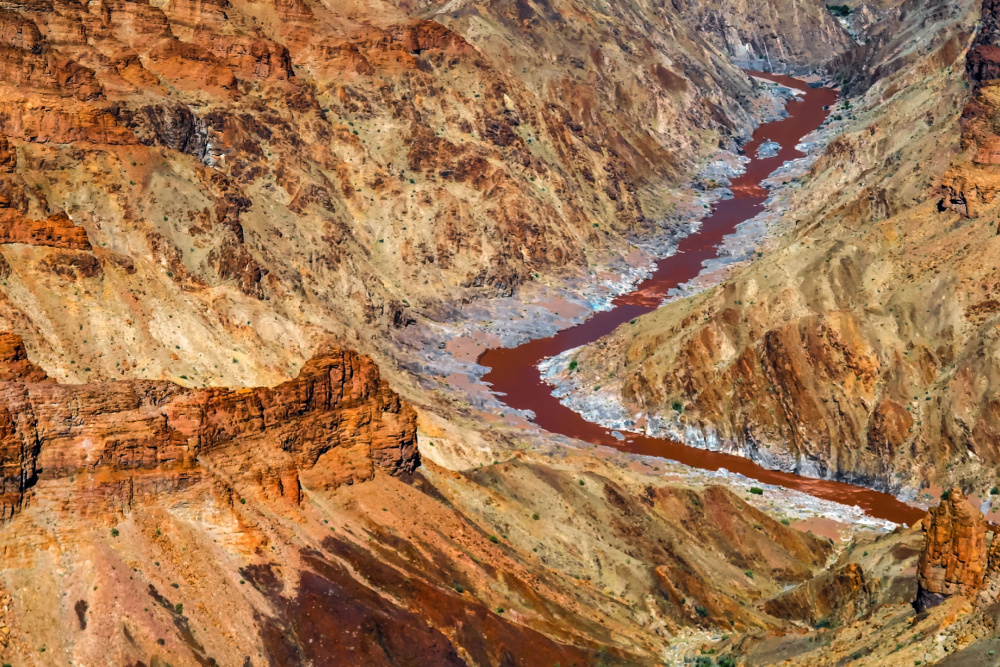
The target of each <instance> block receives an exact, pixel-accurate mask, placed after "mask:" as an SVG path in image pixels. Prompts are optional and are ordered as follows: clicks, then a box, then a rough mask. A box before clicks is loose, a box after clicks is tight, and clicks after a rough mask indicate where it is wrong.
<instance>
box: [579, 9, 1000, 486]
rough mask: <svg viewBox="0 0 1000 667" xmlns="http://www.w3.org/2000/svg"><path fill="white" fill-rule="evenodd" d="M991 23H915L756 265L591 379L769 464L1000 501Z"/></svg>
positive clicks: (692, 303)
mask: <svg viewBox="0 0 1000 667" xmlns="http://www.w3.org/2000/svg"><path fill="white" fill-rule="evenodd" d="M994 11H995V10H994V9H993V8H992V5H991V3H986V4H985V5H982V6H981V5H980V4H979V3H972V2H969V3H963V4H962V5H960V6H958V7H956V6H954V5H951V4H945V3H931V4H929V5H925V6H924V7H923V8H922V10H921V11H920V12H916V11H911V12H910V13H909V14H907V15H906V16H907V17H908V19H907V20H908V23H906V24H904V25H901V26H900V27H899V29H898V30H896V31H895V34H896V41H893V42H892V43H890V44H888V45H887V46H886V51H885V53H883V55H882V56H881V60H882V62H884V63H886V64H887V67H888V65H891V64H892V63H896V64H897V65H899V67H897V68H896V69H886V70H884V74H885V76H880V77H878V78H877V81H876V82H875V83H874V85H873V86H872V87H871V88H870V89H869V90H868V92H867V93H866V94H865V95H864V96H863V97H861V98H859V99H856V100H854V101H853V104H851V105H848V104H846V103H845V104H842V105H840V106H838V107H837V108H836V109H834V112H833V113H834V117H835V118H837V117H839V118H841V119H842V120H841V121H839V122H840V124H841V125H843V126H844V129H843V131H842V132H841V133H840V134H839V135H838V136H837V137H836V138H835V139H833V141H832V142H830V144H829V145H828V146H827V148H826V150H825V152H824V153H823V154H822V156H821V157H820V158H819V159H818V160H817V161H816V162H815V164H814V165H813V166H812V167H811V169H810V170H809V172H808V174H807V176H806V179H807V180H805V179H803V180H802V181H799V180H798V179H795V180H793V182H791V183H786V185H785V187H784V188H783V189H782V190H781V194H780V198H779V202H780V203H779V206H780V207H781V209H780V210H781V211H784V214H783V216H782V217H781V219H780V222H779V223H778V224H777V225H776V226H775V227H774V228H773V236H772V237H771V238H770V239H769V240H768V241H767V242H766V244H765V247H764V248H762V249H761V250H762V252H761V253H760V256H759V257H757V258H756V259H755V260H754V261H753V262H751V263H748V264H744V265H741V266H737V267H736V268H734V269H733V270H732V271H731V272H730V273H729V274H728V275H727V276H726V277H725V278H724V280H723V282H722V284H720V285H718V286H716V287H712V288H710V289H707V290H705V291H703V292H702V293H700V294H698V295H697V296H694V297H692V298H690V299H683V300H679V301H675V302H673V303H671V304H669V305H667V306H665V307H663V308H661V309H660V310H658V311H657V312H655V313H653V314H651V315H649V316H647V317H643V318H640V319H639V320H638V322H637V323H636V324H635V325H630V326H625V327H622V328H621V329H620V330H619V331H617V332H615V333H614V334H613V335H612V336H610V337H609V338H607V339H605V340H603V341H601V342H600V343H598V344H596V345H594V346H592V347H590V348H588V349H585V350H584V351H583V352H582V353H581V354H579V355H578V356H577V357H576V359H577V362H578V366H579V368H580V369H581V371H580V372H579V380H578V382H579V384H580V385H581V386H584V387H586V386H590V385H594V384H602V385H603V386H604V387H606V388H608V389H606V391H609V392H611V393H616V394H617V399H618V400H621V401H622V402H623V403H624V405H625V406H626V411H627V412H630V413H632V414H644V415H653V416H655V417H657V418H659V419H661V420H662V421H663V422H664V423H667V424H670V425H671V427H670V428H671V430H672V431H673V432H674V433H676V434H679V435H680V436H682V437H685V438H687V439H688V440H690V441H691V442H694V443H695V444H698V445H699V446H712V447H721V448H724V449H731V450H734V451H739V452H741V453H744V454H746V455H748V456H750V457H752V458H754V459H756V460H758V461H761V462H762V463H763V464H764V465H767V466H773V467H777V468H782V469H787V470H794V471H796V472H799V473H800V474H805V475H809V476H819V477H832V478H838V479H844V480H851V481H854V482H856V483H859V484H864V485H870V486H874V487H877V488H882V489H889V490H893V491H900V492H902V493H903V494H904V495H905V496H906V497H909V498H914V497H917V496H918V495H919V494H922V493H924V492H925V491H924V487H925V486H926V485H927V484H929V483H935V482H936V483H938V484H940V485H943V486H944V487H945V488H947V487H949V486H952V485H957V486H960V487H962V488H963V489H965V490H966V491H970V490H974V491H976V492H978V494H979V496H980V497H981V498H984V499H985V498H988V497H989V496H988V493H987V492H988V491H989V489H990V488H991V487H992V486H993V484H994V479H995V472H996V468H997V465H998V464H1000V459H998V451H1000V450H998V448H997V438H996V435H995V431H996V429H995V428H994V425H993V423H994V421H995V420H994V418H993V415H994V413H995V409H994V408H995V406H994V404H995V400H994V398H993V394H994V393H995V386H996V381H995V379H996V377H997V373H996V372H995V369H994V365H995V364H994V363H993V361H992V360H993V359H994V357H995V355H994V354H993V352H992V350H993V349H994V347H995V341H994V338H995V336H994V335H993V334H994V328H995V327H994V325H995V323H996V322H995V313H996V312H997V309H996V308H995V307H994V305H993V304H994V303H995V299H994V294H993V292H995V289H996V285H997V282H996V276H995V275H994V273H995V271H994V267H995V266H996V264H997V263H996V261H995V257H996V255H997V252H998V245H997V244H998V240H997V235H996V225H995V224H994V223H992V222H991V221H990V220H991V217H990V216H991V212H992V204H991V202H993V198H992V192H993V190H992V188H993V185H992V183H993V181H992V179H994V178H995V174H994V173H993V171H992V170H993V169H995V165H993V164H992V160H991V158H990V157H989V156H990V155H992V148H991V147H992V143H991V142H993V137H994V133H993V129H992V128H993V126H992V120H991V119H992V118H993V111H994V109H995V108H996V105H995V104H994V103H993V86H992V84H991V83H990V82H989V81H985V82H984V81H981V78H982V77H981V76H980V75H976V72H980V71H982V70H983V66H982V65H981V64H977V63H981V62H982V56H981V54H982V53H983V50H984V48H985V47H977V49H975V50H973V51H972V52H971V54H970V58H969V59H968V60H967V59H966V58H965V49H966V47H967V46H969V45H970V44H971V42H972V40H973V38H974V35H975V26H976V23H977V22H978V21H980V19H981V12H982V13H984V14H983V16H984V17H985V20H983V21H982V23H983V25H987V26H988V25H989V24H990V20H991V17H992V16H993V13H994ZM986 34H987V33H986V32H981V33H980V36H981V37H980V38H979V39H987V38H986V37H982V36H983V35H986ZM986 51H987V53H988V52H989V51H988V49H986ZM977 54H980V55H977ZM967 62H968V63H969V65H968V69H969V72H971V73H972V76H973V79H972V80H970V79H969V78H967V76H968V75H967V74H966V71H967V64H966V63H967ZM987 69H988V68H987ZM974 216H976V217H974ZM609 376H611V377H612V378H613V379H612V380H608V377H609ZM597 378H601V380H600V382H599V381H598V380H597ZM939 488H940V487H939ZM928 497H930V496H928ZM986 504H987V505H989V503H986Z"/></svg>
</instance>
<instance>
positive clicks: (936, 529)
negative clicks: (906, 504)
mask: <svg viewBox="0 0 1000 667" xmlns="http://www.w3.org/2000/svg"><path fill="white" fill-rule="evenodd" d="M923 523H924V550H923V552H922V553H921V554H920V563H919V565H918V566H917V567H918V574H919V577H920V588H919V590H918V592H917V600H916V602H915V606H916V608H917V611H924V610H926V609H928V608H930V607H933V606H934V605H937V604H940V603H941V602H942V601H943V600H944V599H945V598H946V597H949V596H952V595H965V596H972V595H974V594H975V593H977V592H978V591H979V589H980V588H982V586H983V577H984V576H985V575H986V564H987V558H986V519H985V518H984V517H983V513H982V512H980V511H979V510H977V509H975V508H974V507H972V506H971V505H969V503H968V501H966V499H965V495H964V494H963V493H962V490H961V489H957V488H956V489H951V491H950V492H949V494H948V498H947V499H946V500H944V501H942V502H941V504H940V505H938V506H937V507H935V508H934V509H932V510H931V511H930V512H928V514H927V517H926V518H925V519H924V520H923Z"/></svg>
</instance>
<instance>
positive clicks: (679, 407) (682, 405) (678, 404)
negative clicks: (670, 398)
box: [672, 401, 684, 412]
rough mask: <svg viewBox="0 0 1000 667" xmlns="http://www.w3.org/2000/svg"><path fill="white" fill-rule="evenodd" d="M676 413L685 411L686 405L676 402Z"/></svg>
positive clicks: (674, 404) (674, 405)
mask: <svg viewBox="0 0 1000 667" xmlns="http://www.w3.org/2000/svg"><path fill="white" fill-rule="evenodd" d="M672 407H673V408H674V412H681V411H682V410H683V409H684V404H683V403H681V402H680V401H674V402H673V406H672Z"/></svg>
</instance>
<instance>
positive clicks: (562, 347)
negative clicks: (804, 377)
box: [479, 74, 925, 523]
mask: <svg viewBox="0 0 1000 667" xmlns="http://www.w3.org/2000/svg"><path fill="white" fill-rule="evenodd" d="M759 76H762V77H766V78H768V79H770V80H772V81H777V82H779V83H782V84H784V85H788V86H792V87H795V88H799V89H801V90H804V91H806V94H805V96H804V97H802V98H801V99H799V100H793V101H791V102H789V103H788V107H787V109H788V113H789V117H788V118H785V119H782V120H778V121H774V122H772V123H767V124H766V125H763V126H761V127H760V128H758V129H757V131H756V132H755V133H754V135H753V139H752V140H751V141H750V142H749V143H748V144H747V145H746V146H745V153H746V155H747V156H748V157H751V158H753V159H752V161H751V162H750V163H749V164H748V165H747V170H746V173H744V174H743V175H742V176H740V177H738V178H735V179H733V182H732V186H731V189H732V191H733V193H734V194H735V197H734V198H733V199H728V200H722V201H719V202H717V203H716V204H715V207H714V209H713V211H712V213H711V215H709V217H707V218H705V220H704V222H703V223H702V226H701V228H700V229H699V230H698V231H697V232H696V233H694V234H691V235H690V236H688V237H686V238H685V239H684V240H682V241H681V243H680V246H679V248H678V250H677V253H676V254H674V255H673V256H671V257H667V258H665V259H662V260H660V261H659V262H658V263H657V265H656V271H655V273H654V274H653V276H652V277H651V278H649V279H648V280H646V281H644V282H642V283H640V284H639V285H638V286H637V287H636V289H635V290H634V291H633V292H631V293H629V294H625V295H622V296H620V297H618V298H616V299H615V300H614V302H613V308H612V309H611V310H607V311H603V312H597V313H594V314H593V315H592V316H591V317H590V318H589V319H588V320H586V321H585V322H583V323H581V324H579V325H577V326H575V327H571V328H569V329H564V330H562V331H560V332H559V333H557V334H556V335H555V336H552V337H550V338H539V339H535V340H532V341H529V342H527V343H525V344H524V345H521V346H519V347H515V348H498V349H493V350H488V351H487V352H485V353H483V354H482V355H481V356H480V358H479V363H480V364H482V365H484V366H487V367H489V368H490V371H489V372H488V373H487V374H486V376H485V378H484V379H485V381H486V382H488V383H490V384H491V385H492V386H493V389H494V390H495V391H496V392H498V393H499V394H501V399H502V400H503V402H504V403H506V404H507V405H509V406H510V407H512V408H516V409H519V410H531V411H532V412H534V414H535V419H534V422H535V423H536V424H538V425H539V426H540V427H542V428H544V429H546V430H548V431H551V432H553V433H561V434H563V435H566V436H569V437H571V438H577V439H580V440H584V441H586V442H590V443H593V444H595V445H607V446H610V447H615V448H617V449H622V450H625V451H629V452H634V453H637V454H646V455H652V456H660V457H664V458H667V459H672V460H674V461H679V462H680V463H683V464H686V465H689V466H693V467H695V468H702V469H705V470H718V469H719V468H726V469H727V470H730V471H732V472H736V473H740V474H743V475H746V476H747V477H751V478H753V479H756V480H759V481H760V482H764V483H767V484H777V485H780V486H784V487H787V488H790V489H796V490H798V491H802V492H805V493H808V494H810V495H813V496H816V497H819V498H825V499H827V500H833V501H836V502H840V503H844V504H847V505H857V506H859V507H861V508H862V509H864V510H865V511H866V512H868V513H869V514H871V515H872V516H875V517H879V518H882V519H888V520H890V521H894V522H896V523H914V522H915V521H917V520H918V519H920V518H921V517H922V516H923V515H924V513H925V512H924V510H921V509H919V508H916V507H912V506H910V505H907V504H905V503H903V502H901V501H899V500H897V499H896V498H894V497H893V496H890V495H888V494H885V493H879V492H877V491H872V490H870V489H865V488H862V487H858V486H852V485H850V484H844V483H841V482H831V481H825V480H818V479H809V478H806V477H799V476H797V475H793V474H790V473H784V472H777V471H774V470H767V469H765V468H762V467H760V466H758V465H756V464H755V463H753V462H751V461H750V460H748V459H745V458H743V457H740V456H734V455H731V454H722V453H719V452H711V451H707V450H704V449H698V448H696V447H689V446H687V445H684V444H682V443H680V442H675V441H673V440H670V439H666V438H653V437H649V436H645V435H637V434H632V433H625V434H624V435H625V439H624V440H619V439H617V438H615V437H614V436H613V435H612V431H611V430H610V429H606V428H604V427H602V426H599V425H597V424H594V423H592V422H588V421H586V420H585V419H584V418H583V417H581V416H580V415H579V414H578V413H576V412H574V411H573V410H571V409H569V408H567V407H566V406H564V405H563V404H561V403H560V402H559V400H558V399H557V398H555V397H554V396H553V395H552V387H551V386H549V385H548V384H546V383H545V382H544V381H542V379H541V375H540V373H539V371H538V368H537V365H538V363H539V362H540V361H541V360H543V359H545V358H547V357H551V356H555V355H557V354H559V353H561V352H564V351H566V350H568V349H571V348H574V347H577V346H579V345H583V344H585V343H591V342H593V341H596V340H598V339H599V338H601V337H602V336H605V335H607V334H609V333H611V331H613V330H614V329H615V328H616V327H618V326H619V325H621V324H624V323H625V322H628V321H629V320H631V319H632V318H634V317H638V316H639V315H643V314H645V313H648V312H650V311H652V310H655V309H656V307H657V306H658V305H659V303H660V302H661V301H662V299H663V297H664V296H665V295H666V294H667V292H668V291H669V290H670V289H672V288H674V287H677V286H678V285H680V284H682V283H685V282H687V281H689V280H691V279H692V278H694V277H695V276H697V275H698V273H699V272H700V271H701V268H702V263H703V262H705V261H706V260H709V259H712V258H713V257H715V256H716V253H717V246H718V245H719V243H720V242H721V241H722V238H723V237H724V236H726V235H728V234H731V233H733V231H734V230H735V227H736V225H738V224H739V223H741V222H743V221H744V220H749V219H750V218H752V217H753V216H755V215H757V214H758V213H759V212H760V211H762V210H763V209H764V201H765V199H766V198H767V191H766V190H765V189H764V188H762V187H761V186H760V185H759V184H760V182H761V181H762V180H764V179H765V178H766V177H767V176H768V175H769V174H770V173H771V172H773V171H774V170H775V169H777V168H778V167H780V166H781V165H782V163H784V162H785V161H786V160H793V159H795V158H798V157H802V155H803V154H802V153H801V152H799V151H797V150H796V149H795V146H796V144H798V143H799V141H800V140H801V139H802V137H804V136H805V135H807V134H808V133H809V132H812V131H813V130H815V129H816V128H817V127H819V125H820V124H821V123H822V122H823V120H824V119H825V118H826V116H827V113H828V112H827V111H826V110H824V109H823V107H824V106H827V105H830V104H833V103H834V102H835V101H836V99H837V93H836V91H833V90H830V89H828V88H809V87H808V86H807V85H806V84H805V83H804V82H802V81H799V80H797V79H793V78H790V77H785V76H779V75H772V74H759ZM767 140H771V141H776V142H778V143H779V144H781V150H780V152H779V153H778V154H777V155H776V156H774V157H770V158H761V159H757V158H755V157H754V156H755V155H756V153H757V147H758V146H759V145H760V144H761V143H762V142H764V141H767Z"/></svg>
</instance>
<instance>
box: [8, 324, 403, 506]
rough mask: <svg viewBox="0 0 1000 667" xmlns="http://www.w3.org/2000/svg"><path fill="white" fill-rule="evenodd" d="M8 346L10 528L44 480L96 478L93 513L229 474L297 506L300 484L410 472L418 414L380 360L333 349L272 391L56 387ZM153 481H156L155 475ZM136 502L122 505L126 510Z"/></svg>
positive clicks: (140, 384) (164, 385) (327, 484)
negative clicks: (208, 473)
mask: <svg viewBox="0 0 1000 667" xmlns="http://www.w3.org/2000/svg"><path fill="white" fill-rule="evenodd" d="M0 343H3V345H4V347H3V352H4V357H3V360H2V361H3V366H2V371H3V379H4V381H2V382H0V469H2V485H3V487H2V501H0V518H2V519H10V518H11V517H12V516H13V515H14V514H15V513H16V512H17V511H18V510H19V509H20V508H21V507H22V506H23V505H24V503H25V502H26V496H28V495H30V493H31V489H32V487H33V486H34V485H35V484H36V483H37V482H38V481H39V480H40V479H43V480H44V479H53V478H59V477H69V476H74V475H82V474H87V475H90V478H91V479H92V480H93V482H94V486H93V488H92V489H90V490H89V492H90V493H92V494H93V497H94V499H95V503H96V504H95V505H94V506H90V507H86V508H82V510H83V511H86V512H96V513H100V512H101V511H106V510H107V507H106V505H105V503H103V502H100V501H102V500H110V501H112V502H118V503H121V502H122V499H121V498H120V497H116V494H119V492H120V489H121V485H122V484H123V483H125V484H126V485H127V487H128V496H129V498H130V497H131V496H132V495H135V494H148V493H155V491H156V488H157V486H158V485H162V484H165V483H166V484H170V483H171V480H175V481H176V480H178V479H180V478H182V477H187V478H190V477H191V476H192V475H199V474H202V472H203V469H204V466H205V465H206V464H207V465H208V466H209V468H213V469H220V470H224V471H225V475H226V476H227V478H229V479H230V480H231V481H232V480H234V479H250V480H252V481H253V482H254V484H255V485H257V486H259V487H261V488H262V489H263V490H264V491H265V492H267V493H270V494H272V495H275V496H280V497H283V498H285V499H287V500H290V501H292V502H294V503H298V502H299V499H300V493H301V490H300V489H301V485H302V484H305V485H306V486H308V487H311V488H315V489H332V488H336V487H337V486H339V485H341V484H352V483H355V482H361V481H365V480H369V479H371V478H372V477H373V476H374V475H375V473H376V471H382V472H385V473H388V474H394V475H398V474H404V473H410V472H413V470H414V469H415V468H416V466H417V465H418V463H419V455H418V454H417V449H416V415H415V413H414V411H413V408H411V407H410V406H409V405H407V404H405V403H403V402H402V401H401V400H400V398H399V396H398V395H397V394H396V393H395V392H393V391H392V390H391V389H389V387H388V385H387V384H386V382H385V381H384V380H382V379H381V377H380V375H379V372H378V368H377V367H376V366H375V364H374V363H373V362H372V361H371V359H369V358H367V357H364V356H361V355H359V354H357V353H355V352H351V351H345V350H331V351H329V352H327V353H324V354H321V355H319V356H317V357H314V358H313V359H311V360H310V361H309V362H308V363H306V365H305V366H303V368H302V370H301V372H300V373H299V375H298V377H296V378H295V379H294V380H290V381H288V382H285V383H282V384H280V385H278V386H276V387H274V388H252V389H215V388H213V389H185V388H183V387H180V386H178V385H175V384H172V383H168V382H149V381H133V382H116V383H107V384H100V385H76V386H70V385H59V384H54V383H51V382H44V380H45V379H46V377H45V375H44V373H42V372H41V371H40V370H39V369H38V368H37V367H35V366H33V365H32V364H31V363H30V362H29V361H27V359H26V357H25V355H24V349H23V347H22V346H21V342H20V340H18V339H16V338H15V337H12V336H10V335H9V334H7V335H5V336H3V337H0ZM150 472H155V473H157V474H152V475H151V474H148V473H150ZM129 498H126V499H125V500H124V505H125V506H127V505H128V504H129V502H130V500H129Z"/></svg>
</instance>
